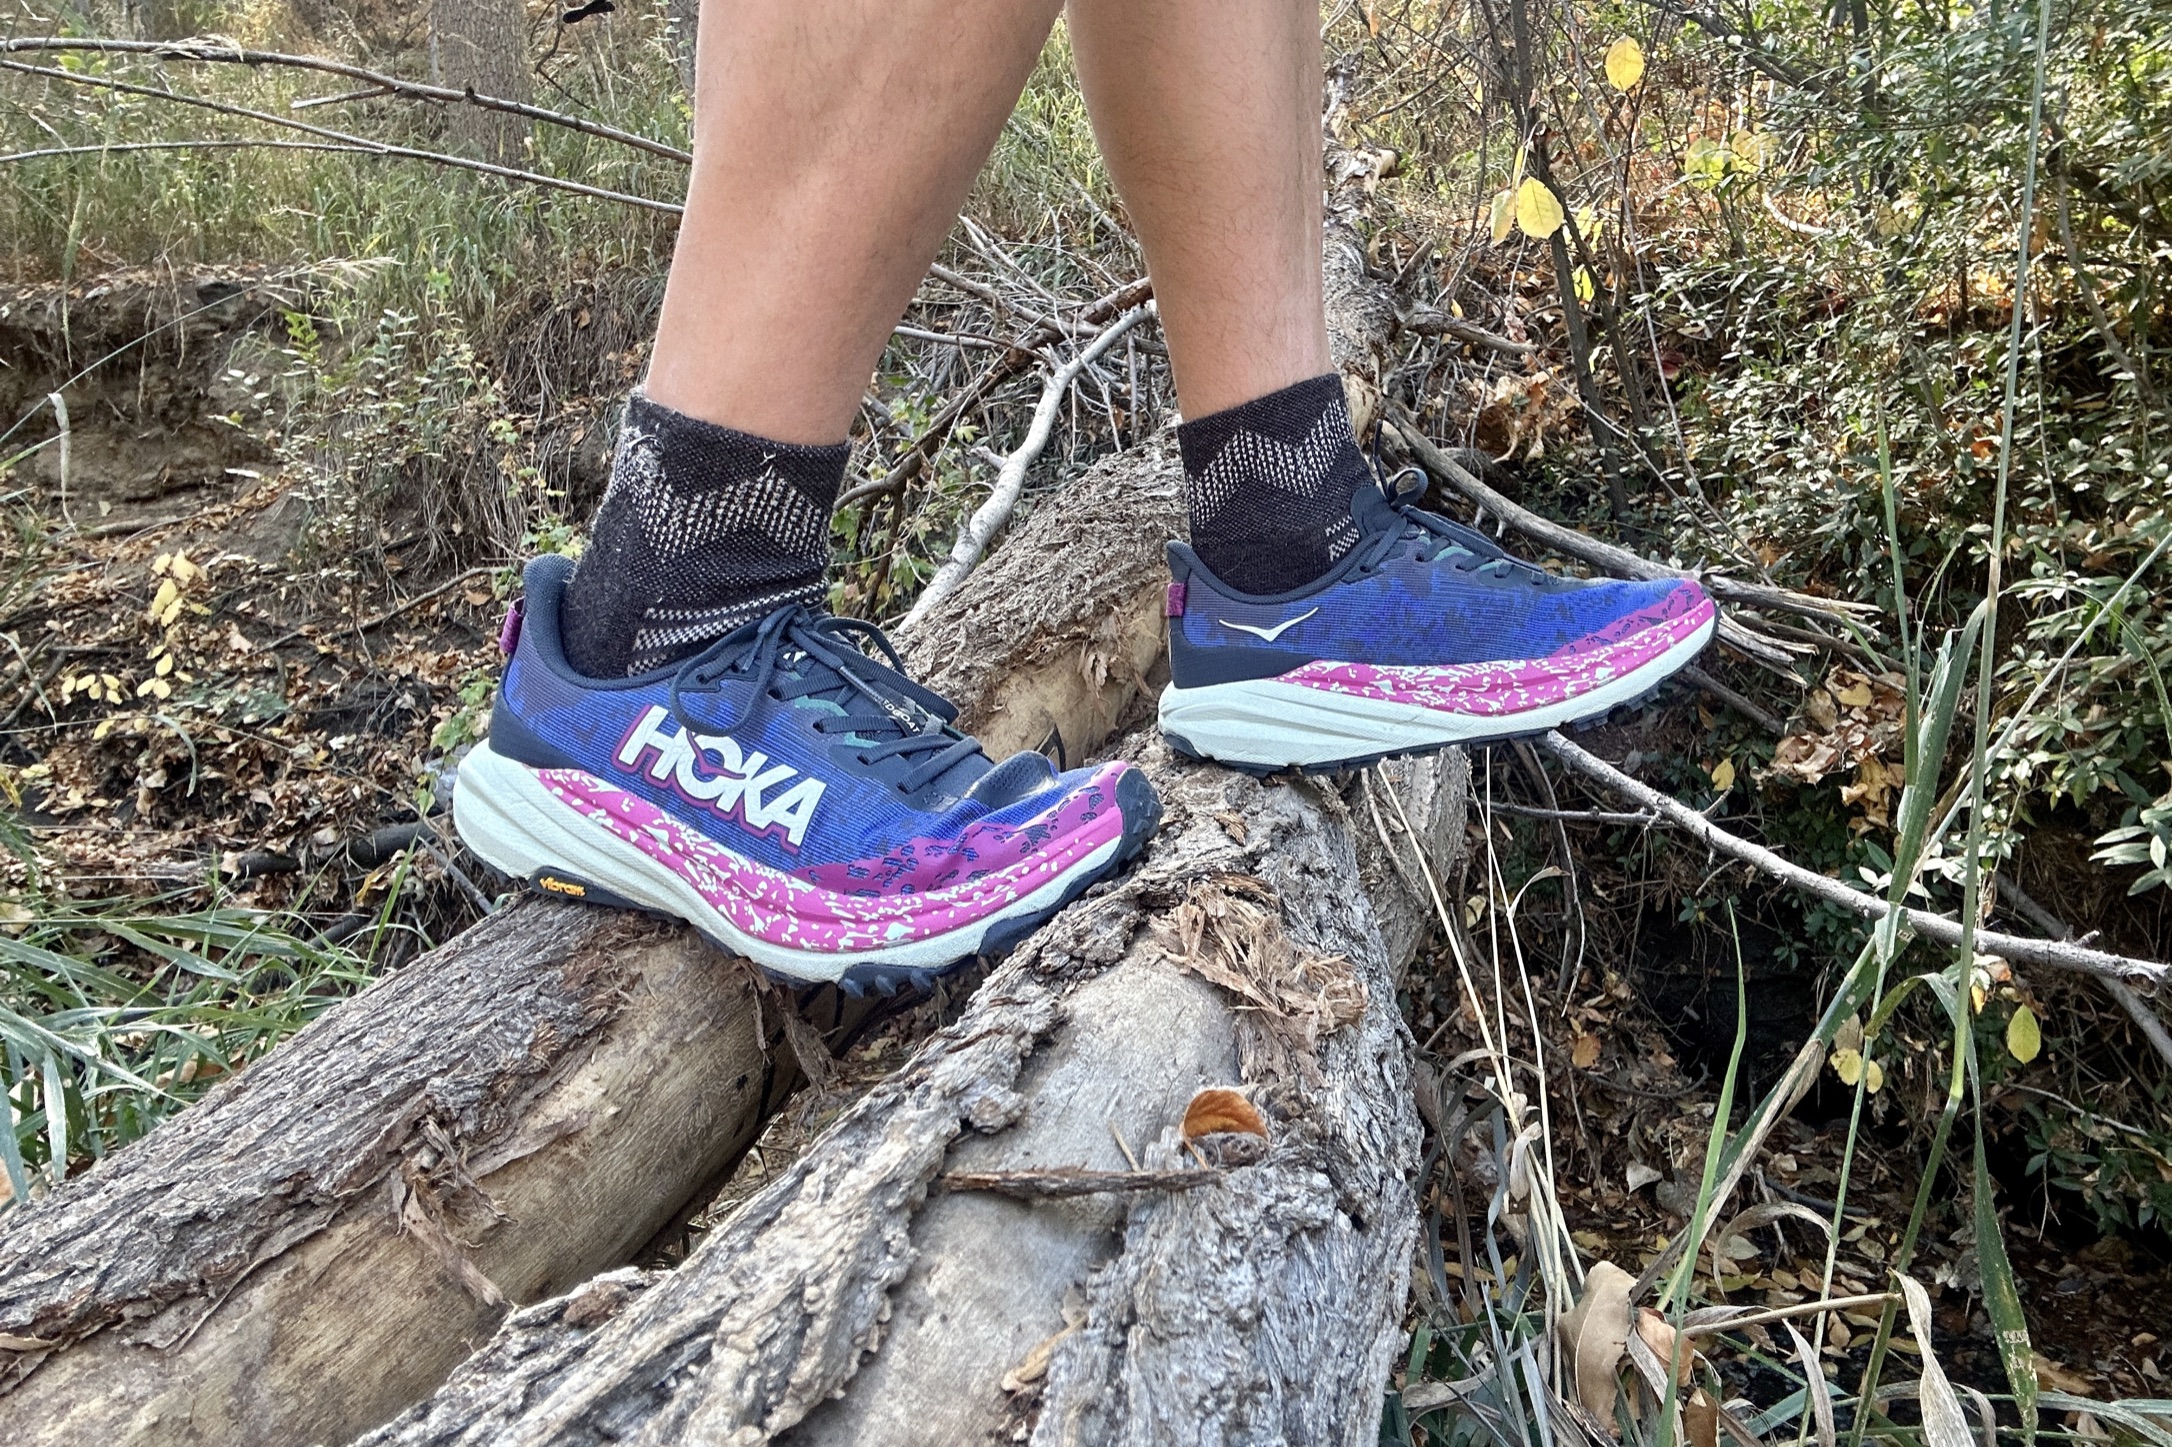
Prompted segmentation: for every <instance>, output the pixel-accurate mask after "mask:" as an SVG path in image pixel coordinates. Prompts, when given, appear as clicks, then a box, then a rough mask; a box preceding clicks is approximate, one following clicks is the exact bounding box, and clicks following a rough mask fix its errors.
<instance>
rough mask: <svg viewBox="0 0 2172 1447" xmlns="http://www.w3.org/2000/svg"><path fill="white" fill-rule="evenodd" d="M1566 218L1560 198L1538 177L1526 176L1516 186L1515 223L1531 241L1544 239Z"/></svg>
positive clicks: (1557, 229)
mask: <svg viewBox="0 0 2172 1447" xmlns="http://www.w3.org/2000/svg"><path fill="white" fill-rule="evenodd" d="M1566 219H1567V216H1566V214H1565V213H1564V212H1563V211H1562V209H1561V201H1560V199H1559V198H1558V197H1556V196H1555V195H1554V193H1553V192H1552V191H1550V190H1548V189H1547V186H1546V183H1545V182H1544V181H1541V180H1539V178H1538V177H1536V176H1526V177H1525V178H1524V182H1523V184H1522V185H1521V186H1518V187H1517V188H1516V224H1517V225H1518V226H1519V227H1521V228H1523V234H1524V235H1526V236H1528V237H1530V238H1531V239H1532V240H1533V241H1544V240H1545V239H1546V238H1547V237H1549V236H1551V235H1553V234H1554V233H1555V232H1556V231H1559V230H1560V229H1561V223H1562V222H1563V221H1564V220H1566Z"/></svg>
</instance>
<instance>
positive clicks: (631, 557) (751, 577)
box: [564, 392, 851, 678]
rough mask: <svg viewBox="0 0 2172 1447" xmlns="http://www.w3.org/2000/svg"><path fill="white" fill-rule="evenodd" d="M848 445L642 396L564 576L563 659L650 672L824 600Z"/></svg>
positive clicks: (603, 670)
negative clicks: (758, 429)
mask: <svg viewBox="0 0 2172 1447" xmlns="http://www.w3.org/2000/svg"><path fill="white" fill-rule="evenodd" d="M850 452H851V449H850V447H849V446H848V445H847V444H845V443H839V444H837V445H836V446H834V447H800V446H795V445H793V444H791V443H786V442H770V441H766V440H765V439H763V438H760V437H751V436H749V435H748V434H746V433H744V432H735V431H733V430H732V429H731V428H729V427H719V426H717V425H716V424H715V423H713V422H703V421H701V420H700V419H698V418H694V417H688V416H686V415H684V414H683V413H679V412H674V411H672V410H671V409H670V408H669V407H660V406H658V405H657V404H656V403H654V402H651V401H649V400H648V398H646V397H643V396H642V395H640V394H639V393H638V392H637V393H635V394H634V397H633V399H632V400H631V401H630V402H628V403H627V404H626V425H625V427H624V429H623V430H622V431H621V432H620V433H619V438H618V451H617V453H616V455H614V457H613V458H612V460H611V486H610V488H609V489H608V490H607V491H606V492H605V493H604V495H603V506H602V507H601V508H600V509H598V511H597V513H596V522H595V526H594V527H593V528H591V529H590V536H589V543H588V550H587V551H586V552H584V553H583V554H582V555H581V561H580V563H579V564H578V565H577V566H576V567H575V568H574V570H573V580H572V582H570V583H569V584H568V585H567V589H566V611H565V624H564V636H565V649H566V661H567V662H569V663H571V664H572V665H573V666H574V667H575V668H576V669H579V670H580V671H581V672H582V673H584V674H587V675H588V676H589V677H591V678H609V677H613V676H616V675H621V674H630V673H641V672H645V671H646V670H648V669H651V668H657V667H661V666H662V665H664V664H666V663H670V662H671V661H673V660H674V659H678V658H684V657H686V656H688V655H689V654H692V653H694V652H695V651H697V650H698V649H700V648H702V647H703V646H704V645H706V644H708V643H710V642H712V641H714V640H715V639H718V638H721V637H723V636H724V635H725V634H726V633H729V632H730V631H731V630H732V629H734V628H737V627H738V626H739V625H741V624H742V623H747V622H750V621H752V620H753V619H756V618H759V617H761V616H763V615H764V614H766V613H769V612H770V611H772V610H774V609H776V608H779V607H781V606H783V605H784V604H786V603H790V602H795V601H797V602H805V603H817V602H820V601H821V598H822V570H823V565H824V564H825V563H826V562H827V561H828V557H829V533H830V508H831V506H832V505H833V504H834V503H835V502H836V501H837V487H838V484H839V483H841V482H842V481H843V480H844V476H845V461H846V459H847V457H848V456H849V455H850Z"/></svg>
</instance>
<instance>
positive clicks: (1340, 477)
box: [1177, 373, 1371, 594]
mask: <svg viewBox="0 0 2172 1447" xmlns="http://www.w3.org/2000/svg"><path fill="white" fill-rule="evenodd" d="M1177 446H1178V448H1179V450H1180V451H1181V452H1182V453H1183V455H1184V494H1185V504H1186V509H1187V511H1188V512H1189V513H1190V515H1191V538H1192V550H1193V551H1194V552H1196V553H1197V554H1198V555H1199V560H1200V561H1201V562H1202V563H1204V564H1206V566H1207V569H1208V571H1210V572H1212V573H1213V574H1214V575H1215V576H1216V577H1217V578H1220V579H1221V580H1222V581H1223V582H1225V583H1227V584H1228V585H1229V586H1231V587H1233V588H1236V589H1237V590H1239V591H1240V592H1245V593H1255V594H1261V593H1284V592H1288V591H1289V590H1291V589H1292V588H1301V587H1303V586H1304V585H1305V584H1307V583H1310V582H1312V581H1314V580H1315V579H1317V578H1320V577H1321V576H1323V575H1324V574H1326V573H1327V571H1328V570H1329V569H1330V568H1332V567H1334V565H1335V564H1336V563H1337V562H1338V561H1340V560H1341V558H1342V557H1343V555H1344V554H1346V553H1348V552H1349V551H1350V549H1351V548H1352V547H1354V546H1355V545H1356V543H1357V540H1358V529H1357V524H1356V522H1355V520H1354V519H1353V518H1352V517H1351V512H1350V508H1351V499H1352V498H1353V497H1354V496H1355V495H1356V492H1357V489H1358V488H1359V487H1360V486H1362V485H1365V484H1367V483H1368V482H1370V480H1371V473H1370V471H1369V470H1368V469H1367V468H1366V466H1365V458H1364V455H1363V454H1362V453H1360V452H1359V451H1358V446H1357V437H1356V435H1355V434H1354V433H1353V432H1352V430H1351V427H1350V412H1349V408H1348V406H1347V404H1346V403H1345V402H1344V400H1343V392H1342V380H1341V378H1340V377H1338V376H1336V375H1335V374H1333V373H1329V374H1328V375H1326V376H1321V377H1314V378H1312V379H1310V380H1308V381H1304V382H1299V383H1297V384H1296V385H1294V386H1290V387H1285V388H1283V389H1282V390H1281V391H1279V392H1270V393H1269V394H1267V395H1266V396H1264V397H1260V398H1257V399H1255V400H1253V401H1250V402H1246V403H1244V404H1243V405H1242V406H1237V407H1230V408H1227V409H1225V410H1223V411H1220V412H1215V413H1211V414H1209V415H1208V416H1205V417H1201V418H1197V419H1195V420H1193V421H1189V422H1186V423H1184V424H1183V425H1182V426H1180V427H1179V428H1178V429H1177Z"/></svg>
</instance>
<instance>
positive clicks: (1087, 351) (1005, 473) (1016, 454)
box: [904, 302, 1154, 628]
mask: <svg viewBox="0 0 2172 1447" xmlns="http://www.w3.org/2000/svg"><path fill="white" fill-rule="evenodd" d="M1153 309H1154V307H1153V303H1152V302H1143V303H1141V304H1140V305H1138V306H1135V307H1133V308H1132V309H1131V310H1130V311H1127V312H1125V313H1124V314H1123V315H1122V316H1120V317H1118V318H1117V319H1116V320H1115V321H1113V322H1111V323H1109V325H1108V326H1107V327H1106V328H1105V329H1104V330H1103V331H1102V333H1101V335H1100V336H1098V337H1095V338H1094V339H1093V341H1091V342H1089V343H1088V344H1087V345H1086V346H1084V347H1082V348H1080V349H1079V351H1078V353H1077V354H1076V355H1075V356H1073V357H1072V358H1071V360H1070V361H1068V362H1065V363H1064V364H1063V365H1062V366H1060V367H1058V368H1056V369H1055V370H1054V371H1053V372H1051V373H1050V374H1049V378H1048V384H1047V385H1046V386H1044V387H1043V388H1041V400H1040V401H1039V402H1038V403H1036V404H1035V406H1034V408H1033V421H1032V424H1031V425H1030V426H1028V427H1027V428H1026V437H1025V440H1024V441H1023V442H1021V443H1019V444H1018V446H1017V448H1016V449H1014V450H1013V451H1012V453H1011V455H1010V456H1008V457H1006V458H1004V459H1003V466H1002V468H1001V470H1000V471H998V472H997V473H996V480H995V486H994V487H993V488H992V489H991V490H990V491H989V493H988V500H987V501H986V502H984V503H982V504H981V505H980V506H979V507H978V508H976V509H975V510H974V512H973V515H972V516H971V517H970V518H968V519H966V522H965V526H963V527H961V528H959V529H958V541H957V542H956V543H955V544H954V545H953V546H952V547H951V549H950V556H949V558H947V559H946V560H945V561H944V563H943V566H942V567H941V568H939V569H938V570H937V571H936V574H935V576H934V577H933V578H930V579H929V580H928V586H927V587H926V588H925V589H923V590H922V591H921V594H920V598H919V600H918V601H917V602H915V603H914V604H913V606H912V611H910V612H909V613H907V614H906V615H905V624H904V626H905V627H907V628H911V627H913V626H914V625H916V624H918V623H919V622H920V620H921V619H923V618H925V617H927V616H928V611H929V610H930V609H932V608H935V607H937V606H938V605H940V604H941V603H942V601H943V600H944V599H945V598H948V597H949V596H950V595H951V594H952V593H954V592H956V591H957V590H958V585H959V584H960V583H962V582H964V581H965V575H966V574H967V573H969V572H971V571H972V570H973V565H974V564H975V563H978V562H979V561H980V555H981V554H982V553H983V552H985V551H987V548H988V543H989V541H990V540H991V539H993V538H994V537H995V535H996V533H997V532H998V531H999V530H1001V528H1002V527H1003V525H1004V524H1005V523H1007V522H1009V521H1010V519H1011V514H1012V513H1013V512H1014V511H1016V510H1017V507H1018V497H1019V494H1020V493H1022V492H1023V491H1024V490H1025V486H1026V470H1027V469H1028V468H1030V467H1032V466H1033V464H1034V462H1035V461H1036V460H1038V459H1039V457H1040V455H1041V451H1042V449H1043V448H1045V447H1047V446H1048V439H1049V435H1050V434H1051V433H1052V432H1054V430H1055V427H1056V413H1057V412H1058V410H1060V409H1061V408H1062V406H1063V399H1064V397H1065V396H1066V395H1068V394H1069V393H1070V391H1071V384H1072V383H1074V382H1076V381H1077V380H1078V379H1079V375H1080V374H1081V373H1082V372H1084V371H1085V370H1086V369H1087V368H1088V367H1090V366H1092V365H1093V364H1094V362H1095V361H1096V360H1097V359H1098V358H1099V357H1100V356H1101V355H1102V354H1103V353H1104V352H1106V351H1108V349H1109V348H1110V347H1113V346H1115V345H1116V343H1117V342H1119V341H1121V340H1122V339H1123V336H1124V333H1126V332H1128V331H1130V330H1131V329H1132V328H1133V327H1135V326H1137V325H1138V324H1139V323H1140V322H1141V321H1143V320H1145V319H1146V317H1147V316H1148V315H1149V314H1150V313H1151V312H1152V311H1153Z"/></svg>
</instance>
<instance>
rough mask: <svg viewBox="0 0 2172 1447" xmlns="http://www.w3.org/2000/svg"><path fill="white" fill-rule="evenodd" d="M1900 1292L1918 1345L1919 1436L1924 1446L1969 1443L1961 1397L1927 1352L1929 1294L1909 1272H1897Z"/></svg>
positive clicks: (1963, 1445)
mask: <svg viewBox="0 0 2172 1447" xmlns="http://www.w3.org/2000/svg"><path fill="white" fill-rule="evenodd" d="M1896 1279H1897V1280H1898V1281H1899V1282H1900V1287H1901V1294H1902V1295H1903V1296H1906V1297H1907V1298H1908V1325H1909V1328H1910V1330H1911V1331H1912V1332H1913V1333H1914V1334H1915V1339H1916V1345H1917V1346H1918V1347H1919V1348H1921V1349H1922V1350H1921V1352H1920V1357H1921V1360H1922V1363H1923V1380H1922V1381H1921V1382H1920V1383H1918V1384H1917V1400H1918V1402H1920V1403H1921V1405H1922V1407H1923V1439H1924V1442H1925V1444H1926V1447H1970V1438H1969V1431H1968V1418H1967V1417H1965V1416H1963V1415H1962V1412H1961V1399H1960V1397H1958V1396H1957V1395H1955V1393H1954V1390H1953V1384H1952V1383H1951V1382H1949V1381H1947V1380H1946V1369H1945V1368H1944V1367H1941V1366H1940V1365H1939V1364H1938V1358H1937V1357H1936V1356H1934V1355H1932V1353H1931V1298H1930V1294H1929V1293H1928V1292H1926V1291H1925V1290H1924V1289H1923V1284H1922V1283H1921V1282H1919V1281H1917V1280H1916V1279H1915V1278H1914V1277H1912V1276H1898V1275H1896Z"/></svg>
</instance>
